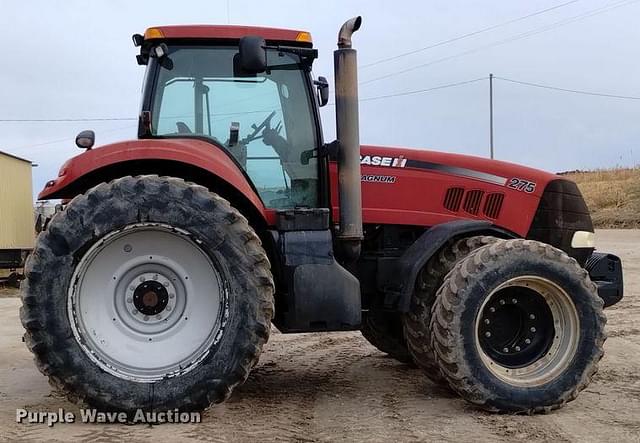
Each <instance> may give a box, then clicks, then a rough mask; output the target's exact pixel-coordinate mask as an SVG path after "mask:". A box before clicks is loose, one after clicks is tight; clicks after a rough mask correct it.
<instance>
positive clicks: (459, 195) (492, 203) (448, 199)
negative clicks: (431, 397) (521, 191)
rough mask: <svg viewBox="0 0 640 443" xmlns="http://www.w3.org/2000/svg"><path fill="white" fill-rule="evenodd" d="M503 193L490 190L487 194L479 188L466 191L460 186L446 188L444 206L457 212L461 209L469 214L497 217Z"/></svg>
mask: <svg viewBox="0 0 640 443" xmlns="http://www.w3.org/2000/svg"><path fill="white" fill-rule="evenodd" d="M503 202H504V193H502V192H490V193H488V194H486V193H485V191H483V190H480V189H472V190H470V191H467V190H466V189H465V188H462V187H453V188H449V189H447V192H445V194H444V203H443V205H444V207H445V209H447V210H449V211H451V212H459V211H460V210H461V209H462V210H464V211H465V212H466V213H468V214H470V215H475V216H479V217H486V218H490V219H493V220H495V219H497V218H498V217H500V211H501V210H502V203H503Z"/></svg>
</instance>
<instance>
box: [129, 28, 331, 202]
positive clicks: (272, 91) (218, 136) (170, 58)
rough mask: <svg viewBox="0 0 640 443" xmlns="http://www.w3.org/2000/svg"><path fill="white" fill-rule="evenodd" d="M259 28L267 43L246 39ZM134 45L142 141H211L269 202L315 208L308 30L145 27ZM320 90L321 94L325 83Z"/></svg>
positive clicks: (315, 132) (314, 110) (315, 136)
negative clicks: (140, 81) (139, 68)
mask: <svg viewBox="0 0 640 443" xmlns="http://www.w3.org/2000/svg"><path fill="white" fill-rule="evenodd" d="M236 33H237V35H238V36H239V35H242V37H240V38H237V37H236ZM265 33H266V34H267V35H270V36H271V37H273V40H269V41H267V40H265V39H264V38H262V37H254V36H251V34H254V35H265ZM247 34H249V36H247ZM201 37H204V38H201ZM134 42H135V43H136V44H138V45H139V46H140V48H141V53H140V55H139V56H138V62H139V63H141V64H147V73H146V77H145V84H144V96H143V105H142V113H141V119H140V127H139V137H140V138H197V139H201V140H204V141H207V142H209V143H212V144H214V145H216V146H217V147H219V148H222V149H223V150H224V151H226V152H227V153H228V154H229V155H230V156H231V157H232V158H233V160H234V161H235V162H236V164H237V165H238V166H239V167H240V168H241V170H242V171H243V172H244V173H245V174H246V176H247V178H248V179H249V182H250V183H252V184H253V186H254V187H255V190H256V191H257V193H258V195H259V196H260V198H261V200H262V201H263V203H264V205H265V207H267V208H273V209H286V208H298V207H306V208H315V207H318V204H319V194H320V191H319V182H320V181H319V170H318V161H317V159H316V158H311V157H312V155H310V153H313V152H314V151H316V150H317V149H318V147H319V146H320V145H321V144H322V136H321V131H320V127H319V124H318V122H319V118H318V105H321V104H323V103H322V101H321V100H322V99H321V98H319V96H320V95H319V94H316V93H315V92H316V86H315V85H314V80H313V79H312V77H311V73H310V72H311V64H312V62H313V60H314V59H315V58H316V57H317V51H316V50H315V49H312V48H311V36H310V35H309V34H308V33H306V32H297V31H285V30H269V32H266V31H265V29H264V28H256V29H252V28H249V29H247V28H246V27H241V28H237V27H221V26H202V27H193V26H184V27H179V26H176V27H168V28H150V29H148V30H147V31H146V32H145V35H144V36H141V35H136V36H134ZM318 89H320V92H321V94H322V95H324V96H325V97H326V93H325V91H326V84H325V83H320V84H319V86H318ZM324 103H326V98H325V100H324Z"/></svg>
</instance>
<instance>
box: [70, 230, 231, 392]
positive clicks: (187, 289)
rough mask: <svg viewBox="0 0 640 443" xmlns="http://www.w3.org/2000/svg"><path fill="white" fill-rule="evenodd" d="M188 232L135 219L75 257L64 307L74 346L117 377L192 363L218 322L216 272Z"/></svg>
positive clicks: (178, 369) (180, 370) (222, 310)
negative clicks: (78, 260)
mask: <svg viewBox="0 0 640 443" xmlns="http://www.w3.org/2000/svg"><path fill="white" fill-rule="evenodd" d="M198 243H199V242H198V240H196V239H193V236H192V235H190V234H189V233H188V232H186V231H183V230H180V229H177V228H174V227H171V226H168V225H163V224H157V223H139V224H134V225H129V226H127V227H126V228H124V229H121V230H119V231H116V232H113V233H110V234H108V235H106V236H105V237H104V238H102V239H101V240H100V241H98V242H97V243H96V244H95V245H93V246H92V247H91V248H90V249H89V250H88V251H87V252H86V253H85V254H84V256H83V257H82V259H81V260H80V262H79V263H78V266H77V267H76V270H75V272H74V275H73V277H72V280H71V282H72V284H71V286H70V288H69V293H68V314H69V319H70V324H71V328H72V330H73V333H74V336H75V338H76V340H77V341H78V343H79V345H80V347H81V348H82V350H83V351H84V352H85V353H86V354H87V356H88V357H89V358H90V359H91V360H92V361H93V362H94V363H95V364H97V365H98V366H99V367H100V368H101V369H103V370H105V371H106V372H109V373H111V374H113V375H115V376H117V377H120V378H123V379H127V380H135V381H139V382H153V381H157V380H160V379H163V378H167V377H173V376H177V375H182V374H184V373H186V372H189V371H190V370H192V369H193V368H195V367H196V366H197V365H198V364H199V363H200V362H201V361H202V360H203V359H204V357H206V355H207V354H208V353H209V351H210V349H211V348H212V346H213V345H215V344H216V343H217V342H218V341H219V340H220V338H221V337H222V333H223V330H224V326H225V323H226V317H227V315H228V309H227V294H226V289H225V285H224V284H223V280H222V278H221V275H220V272H219V271H218V270H217V269H216V267H215V265H214V263H213V262H212V260H211V258H210V257H209V256H208V255H207V254H206V253H205V252H204V251H203V250H202V248H200V246H198Z"/></svg>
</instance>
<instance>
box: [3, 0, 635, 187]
mask: <svg viewBox="0 0 640 443" xmlns="http://www.w3.org/2000/svg"><path fill="white" fill-rule="evenodd" d="M567 1H568V0H543V1H513V0H510V1H507V0H501V1H498V0H478V1H472V0H446V1H445V0H442V1H402V0H395V1H392V2H391V1H372V0H368V1H365V0H361V1H348V2H347V1H344V0H342V1H338V0H322V1H313V2H311V1H303V0H297V1H289V0H282V1H280V0H271V1H236V0H230V1H229V2H227V1H226V0H222V1H214V0H210V1H193V0H180V1H175V0H172V1H161V0H154V1H136V2H132V1H124V0H118V1H115V0H110V1H106V0H103V1H96V0H94V1H86V0H84V1H51V0H49V1H36V0H30V1H28V2H27V1H18V0H13V1H10V0H0V41H1V42H2V43H3V45H2V51H1V53H2V64H1V65H0V66H1V68H0V119H56V118H95V117H98V118H100V117H118V118H127V117H132V118H135V117H137V114H138V110H139V99H140V85H141V82H142V75H143V72H144V68H143V67H141V66H138V65H137V64H136V62H135V55H136V49H135V48H134V47H133V45H132V43H131V38H130V37H131V34H133V33H137V32H138V33H142V32H143V31H144V30H145V28H147V27H150V26H153V25H161V24H193V23H205V24H225V23H227V22H230V23H231V24H249V25H264V26H274V27H289V28H293V29H302V30H308V31H310V32H311V34H312V35H313V39H314V44H315V46H316V47H317V48H318V49H319V51H320V58H319V60H318V61H317V62H316V63H315V65H314V73H315V75H325V76H327V77H328V78H329V79H330V82H331V83H332V77H333V67H332V51H333V49H334V47H335V43H336V33H337V30H338V28H339V26H340V25H341V24H342V22H343V21H344V20H345V19H347V18H349V17H351V16H353V15H362V17H363V25H362V29H361V30H360V31H359V32H358V33H357V35H356V36H355V37H354V44H355V47H356V48H357V49H358V56H359V62H360V64H361V65H366V64H369V63H372V62H375V61H378V60H380V59H385V58H388V57H393V56H395V55H398V54H400V53H404V52H409V51H412V50H416V49H420V48H423V47H427V46H430V45H433V44H435V43H438V42H441V41H443V40H448V39H451V38H455V37H457V36H460V35H463V34H467V33H470V32H474V31H476V30H479V29H483V28H486V27H490V26H492V25H496V24H500V23H503V22H506V21H509V20H511V19H515V18H517V17H521V16H525V15H528V14H530V13H533V12H536V11H539V10H543V9H546V8H550V7H553V6H556V5H560V4H562V3H566V2H567ZM608 5H613V6H615V5H622V6H620V7H617V8H614V9H611V10H608V11H605V10H603V9H601V8H603V7H606V6H608ZM595 10H599V11H605V12H602V13H597V14H594V15H592V16H590V17H586V18H582V19H579V20H575V21H574V22H569V23H567V21H566V20H567V19H570V18H571V17H575V16H579V15H581V14H584V13H586V12H588V11H595ZM639 19H640V1H638V0H635V1H634V0H628V1H621V0H578V1H575V2H573V3H571V4H569V5H566V6H563V7H560V8H557V9H554V10H552V11H550V12H547V13H544V14H539V15H536V16H534V17H531V18H529V19H527V20H521V21H518V22H515V23H512V24H510V25H508V26H502V27H499V28H496V29H494V30H492V31H490V32H484V33H480V34H477V35H474V36H472V37H470V38H464V39H460V40H458V41H456V42H454V43H451V44H446V45H440V46H437V47H435V48H432V49H429V50H426V51H421V52H417V53H415V54H412V55H410V56H406V57H401V58H398V59H396V60H392V61H390V62H387V63H382V64H378V65H375V66H371V67H368V68H363V69H361V70H360V72H359V76H360V81H361V83H365V82H367V81H369V80H372V79H375V78H378V77H386V78H384V79H380V80H377V81H373V82H369V83H366V84H363V85H361V87H360V97H361V98H367V97H374V96H380V95H387V94H397V93H402V92H406V91H414V90H419V89H428V88H431V87H435V86H440V85H445V84H450V83H455V82H463V81H467V80H472V79H475V78H479V77H484V76H487V75H488V74H489V73H490V72H493V73H494V74H495V75H496V76H501V77H507V78H511V79H514V80H518V81H524V82H533V83H539V84H544V85H550V86H554V87H559V88H569V89H578V90H586V91H593V92H598V93H605V94H613V95H624V96H632V97H640V26H639ZM563 21H564V23H567V24H565V25H564V26H559V27H555V28H553V29H548V30H547V31H546V32H540V33H537V34H534V35H531V36H529V37H528V38H520V39H517V40H513V41H509V42H507V43H503V44H497V45H493V46H491V45H492V44H493V43H498V42H501V41H505V40H510V39H511V38H512V37H514V36H519V35H522V34H523V33H527V32H528V31H535V30H539V29H545V27H547V28H550V25H552V24H554V23H557V22H563ZM532 34H533V33H532ZM465 53H466V54H465ZM458 54H464V55H460V56H456V57H451V56H455V55H458ZM442 59H445V60H442ZM439 60H442V61H439ZM432 62H435V63H432ZM423 64H429V66H425V67H423V68H417V69H412V70H410V71H407V72H404V73H400V72H399V71H403V70H406V69H408V68H412V67H415V66H417V65H423ZM389 74H394V75H391V76H388V77H387V75H389ZM494 92H495V95H494V102H495V146H496V157H497V158H499V159H502V160H508V161H514V162H518V163H523V164H526V165H529V166H533V167H537V168H542V169H546V170H550V171H562V170H568V169H583V168H606V167H613V166H617V165H623V166H631V165H636V164H638V163H640V100H631V99H627V100H623V99H615V98H605V97H597V96H589V95H581V94H572V93H565V92H559V91H552V90H548V89H540V88H533V87H527V86H523V85H519V84H514V83H507V82H504V81H500V80H496V81H495V84H494ZM360 119H361V123H360V129H361V136H360V138H361V142H362V143H363V144H382V145H397V146H411V147H421V148H428V149H435V150H443V151H448V152H458V153H465V154H473V155H478V156H486V155H488V145H489V136H488V82H487V81H481V82H476V83H472V84H468V85H464V86H459V87H453V88H447V89H442V90H436V91H431V92H427V93H423V94H413V95H406V96H398V97H392V98H387V99H382V100H371V101H365V102H363V103H362V104H361V107H360ZM323 124H324V128H325V139H326V140H332V139H333V138H334V136H335V129H334V126H335V125H334V115H333V108H332V107H326V108H324V109H323ZM83 129H94V130H95V131H96V139H97V144H98V145H100V144H105V143H109V142H113V141H117V140H124V139H128V138H135V134H136V123H135V122H134V121H109V122H91V123H86V122H85V123H78V122H65V123H45V122H38V123H10V122H0V134H1V135H0V150H4V151H8V152H10V153H13V154H15V155H19V156H23V157H26V158H28V159H30V160H33V161H34V162H36V163H38V164H39V167H37V168H35V169H34V191H36V192H37V191H39V190H40V189H41V188H42V186H43V184H44V183H45V182H46V181H47V180H49V179H51V178H53V177H55V175H56V173H57V170H58V168H59V166H60V165H61V164H62V163H63V162H64V161H65V160H66V159H67V158H68V157H70V156H72V155H76V154H78V153H79V151H78V148H76V147H75V145H74V143H73V139H74V138H75V135H76V133H78V132H79V131H80V130H83Z"/></svg>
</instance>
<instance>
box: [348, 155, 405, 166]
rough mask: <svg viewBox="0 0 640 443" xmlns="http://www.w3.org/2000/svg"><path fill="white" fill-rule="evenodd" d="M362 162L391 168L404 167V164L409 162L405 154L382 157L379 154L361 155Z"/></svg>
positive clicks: (362, 163)
mask: <svg viewBox="0 0 640 443" xmlns="http://www.w3.org/2000/svg"><path fill="white" fill-rule="evenodd" d="M360 164H361V165H370V166H386V167H389V168H404V166H405V165H406V164H407V159H406V158H404V157H403V156H400V157H381V156H379V155H361V156H360Z"/></svg>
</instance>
